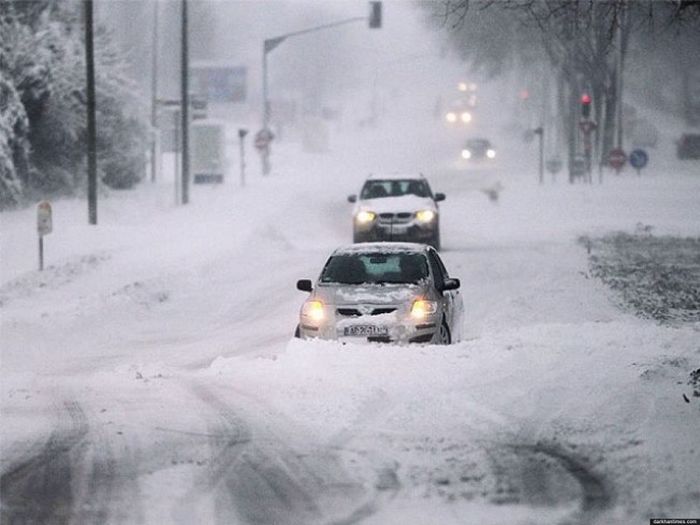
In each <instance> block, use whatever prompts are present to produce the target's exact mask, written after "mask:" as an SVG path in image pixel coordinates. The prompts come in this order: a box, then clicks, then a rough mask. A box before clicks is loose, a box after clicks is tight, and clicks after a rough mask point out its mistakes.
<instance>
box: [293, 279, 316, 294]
mask: <svg viewBox="0 0 700 525" xmlns="http://www.w3.org/2000/svg"><path fill="white" fill-rule="evenodd" d="M313 289H314V285H313V283H312V282H311V279H299V280H298V281H297V290H300V291H302V292H311V291H313Z"/></svg>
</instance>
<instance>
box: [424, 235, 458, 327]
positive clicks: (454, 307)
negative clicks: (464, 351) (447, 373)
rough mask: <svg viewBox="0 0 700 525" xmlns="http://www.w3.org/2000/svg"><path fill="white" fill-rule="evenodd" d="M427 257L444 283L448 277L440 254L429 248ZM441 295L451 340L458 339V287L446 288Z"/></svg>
mask: <svg viewBox="0 0 700 525" xmlns="http://www.w3.org/2000/svg"><path fill="white" fill-rule="evenodd" d="M428 258H429V259H431V260H432V263H431V265H433V266H435V267H436V272H437V273H434V274H433V275H439V278H440V279H442V280H441V281H440V282H441V283H444V282H445V279H449V278H450V276H449V274H448V273H447V269H446V268H445V265H444V264H443V262H442V259H440V256H439V255H438V253H437V252H436V251H435V250H434V249H432V248H431V249H429V250H428ZM442 295H443V297H444V298H445V301H444V302H445V316H446V317H447V323H448V327H449V329H450V332H451V334H452V340H453V341H459V339H460V338H461V332H462V315H463V305H462V296H461V294H460V291H459V289H457V290H447V291H445V292H442Z"/></svg>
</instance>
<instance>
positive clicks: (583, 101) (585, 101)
mask: <svg viewBox="0 0 700 525" xmlns="http://www.w3.org/2000/svg"><path fill="white" fill-rule="evenodd" d="M590 103H591V96H590V95H589V94H588V93H584V94H583V95H581V104H590Z"/></svg>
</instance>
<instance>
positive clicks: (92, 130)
mask: <svg viewBox="0 0 700 525" xmlns="http://www.w3.org/2000/svg"><path fill="white" fill-rule="evenodd" d="M83 5H84V8H85V65H86V77H87V108H86V109H87V169H88V173H87V175H88V188H87V193H88V194H87V197H88V223H89V224H97V151H96V144H97V125H96V122H95V54H94V50H93V38H92V34H93V29H92V27H93V24H92V0H84V4H83Z"/></svg>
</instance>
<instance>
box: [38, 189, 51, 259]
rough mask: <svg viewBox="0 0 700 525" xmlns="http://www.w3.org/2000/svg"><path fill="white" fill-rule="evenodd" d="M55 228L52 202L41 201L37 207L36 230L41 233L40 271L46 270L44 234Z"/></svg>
mask: <svg viewBox="0 0 700 525" xmlns="http://www.w3.org/2000/svg"><path fill="white" fill-rule="evenodd" d="M52 230H53V221H52V218H51V203H50V202H48V201H41V202H40V203H39V204H38V206H37V207H36V231H37V233H38V234H39V271H40V272H41V271H44V235H48V234H49V233H51V231H52Z"/></svg>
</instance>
